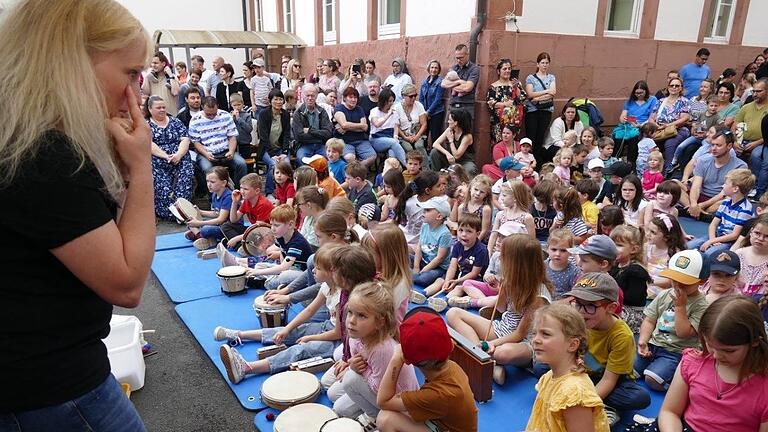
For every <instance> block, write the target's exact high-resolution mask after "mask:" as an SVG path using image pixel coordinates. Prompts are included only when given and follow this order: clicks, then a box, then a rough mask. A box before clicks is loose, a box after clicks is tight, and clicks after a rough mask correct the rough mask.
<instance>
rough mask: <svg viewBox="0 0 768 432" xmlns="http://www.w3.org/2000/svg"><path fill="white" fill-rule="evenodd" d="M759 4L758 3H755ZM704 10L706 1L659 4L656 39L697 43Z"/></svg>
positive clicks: (664, 2) (692, 0) (683, 0)
mask: <svg viewBox="0 0 768 432" xmlns="http://www.w3.org/2000/svg"><path fill="white" fill-rule="evenodd" d="M755 3H758V2H755ZM703 10H704V0H674V1H661V2H659V15H658V17H657V19H656V39H658V40H670V41H678V42H696V41H697V40H698V38H699V25H700V24H701V14H702V12H703Z"/></svg>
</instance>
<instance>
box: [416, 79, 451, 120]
mask: <svg viewBox="0 0 768 432" xmlns="http://www.w3.org/2000/svg"><path fill="white" fill-rule="evenodd" d="M442 82H443V77H441V76H438V77H436V78H435V79H434V80H432V83H430V82H429V77H427V78H425V79H424V81H422V82H421V88H420V89H419V102H421V104H422V105H424V109H426V110H427V115H428V116H430V117H432V116H433V115H435V114H439V113H441V112H443V111H445V104H444V103H443V88H442V87H441V86H440V83H442Z"/></svg>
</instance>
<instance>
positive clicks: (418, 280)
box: [413, 268, 445, 288]
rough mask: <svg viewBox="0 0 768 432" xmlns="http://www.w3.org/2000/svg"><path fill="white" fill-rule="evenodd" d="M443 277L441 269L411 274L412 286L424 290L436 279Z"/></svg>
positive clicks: (443, 272)
mask: <svg viewBox="0 0 768 432" xmlns="http://www.w3.org/2000/svg"><path fill="white" fill-rule="evenodd" d="M441 277H445V270H443V269H441V268H437V269H433V270H428V271H425V272H421V273H413V284H414V285H418V286H420V287H422V288H426V287H427V286H429V285H431V284H432V282H434V281H436V280H437V278H441Z"/></svg>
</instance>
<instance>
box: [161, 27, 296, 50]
mask: <svg viewBox="0 0 768 432" xmlns="http://www.w3.org/2000/svg"><path fill="white" fill-rule="evenodd" d="M152 41H153V42H154V43H155V45H156V46H157V47H158V48H170V47H180V48H183V47H188V48H258V47H267V46H282V47H303V46H306V44H305V43H304V41H303V40H301V39H300V38H299V37H298V36H296V35H295V34H293V33H286V32H252V31H207V30H157V31H155V33H154V35H152Z"/></svg>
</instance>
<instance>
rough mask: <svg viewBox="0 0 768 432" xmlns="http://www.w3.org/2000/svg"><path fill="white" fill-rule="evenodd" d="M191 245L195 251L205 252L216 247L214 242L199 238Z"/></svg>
mask: <svg viewBox="0 0 768 432" xmlns="http://www.w3.org/2000/svg"><path fill="white" fill-rule="evenodd" d="M192 245H193V246H195V249H197V250H206V249H210V248H212V247H214V246H216V240H214V239H209V238H205V237H201V238H199V239H197V240H195V241H194V242H193V243H192Z"/></svg>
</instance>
